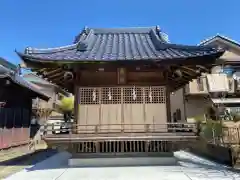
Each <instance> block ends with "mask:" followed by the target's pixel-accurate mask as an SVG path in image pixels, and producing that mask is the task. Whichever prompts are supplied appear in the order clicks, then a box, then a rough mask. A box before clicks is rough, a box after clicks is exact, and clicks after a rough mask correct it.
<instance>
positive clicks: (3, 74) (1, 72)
mask: <svg viewBox="0 0 240 180" xmlns="http://www.w3.org/2000/svg"><path fill="white" fill-rule="evenodd" d="M0 78H9V79H10V80H11V81H13V82H14V83H16V84H18V85H20V86H22V87H24V88H27V89H29V90H30V91H33V92H34V93H35V94H37V97H40V98H41V99H44V100H48V99H50V97H49V96H48V95H46V94H44V93H42V92H41V91H40V89H38V87H37V86H36V85H33V84H32V83H30V82H28V81H26V80H24V79H23V78H22V77H21V76H19V75H17V74H16V73H15V72H13V71H11V70H10V69H8V68H6V67H4V66H2V65H0Z"/></svg>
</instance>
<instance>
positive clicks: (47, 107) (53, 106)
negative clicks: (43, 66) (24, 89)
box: [23, 73, 70, 119]
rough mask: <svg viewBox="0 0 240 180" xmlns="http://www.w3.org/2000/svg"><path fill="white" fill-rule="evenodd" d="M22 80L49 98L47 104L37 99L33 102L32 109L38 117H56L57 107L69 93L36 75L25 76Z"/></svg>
mask: <svg viewBox="0 0 240 180" xmlns="http://www.w3.org/2000/svg"><path fill="white" fill-rule="evenodd" d="M23 77H24V79H26V80H27V81H29V82H31V83H32V84H34V85H35V86H36V87H37V88H38V89H39V90H40V91H42V92H44V93H45V94H48V95H49V96H50V97H51V98H50V100H49V101H48V102H46V101H43V100H41V99H39V98H37V99H35V100H34V101H33V109H34V111H36V112H37V113H38V115H39V116H40V117H41V118H43V119H46V118H48V117H49V116H56V115H57V114H58V111H59V109H58V105H59V103H60V100H61V98H62V97H63V96H69V95H70V93H68V92H66V91H64V90H63V89H62V88H61V87H59V86H57V85H55V84H52V83H50V82H49V81H47V80H45V79H43V78H41V77H39V76H37V75H36V74H33V73H29V74H25V75H24V76H23Z"/></svg>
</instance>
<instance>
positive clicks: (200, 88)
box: [185, 77, 208, 94]
mask: <svg viewBox="0 0 240 180" xmlns="http://www.w3.org/2000/svg"><path fill="white" fill-rule="evenodd" d="M185 92H186V94H208V86H207V78H206V77H200V78H199V79H194V80H193V81H192V82H189V84H188V85H187V86H186V90H185Z"/></svg>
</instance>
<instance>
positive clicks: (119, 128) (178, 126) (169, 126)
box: [43, 123, 197, 135]
mask: <svg viewBox="0 0 240 180" xmlns="http://www.w3.org/2000/svg"><path fill="white" fill-rule="evenodd" d="M68 125H69V126H68V127H66V126H64V125H63V124H46V125H44V128H43V131H44V134H45V135H46V134H48V132H53V131H68V132H69V133H70V134H101V133H111V134H114V133H116V134H119V133H135V132H136V133H140V132H141V133H164V132H192V133H196V132H197V126H196V124H195V123H165V124H129V123H128V124H87V125H82V124H70V123H69V124H68Z"/></svg>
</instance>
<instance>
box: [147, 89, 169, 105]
mask: <svg viewBox="0 0 240 180" xmlns="http://www.w3.org/2000/svg"><path fill="white" fill-rule="evenodd" d="M144 94H145V103H166V92H165V87H161V86H158V87H154V86H153V87H146V88H145V91H144Z"/></svg>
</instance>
